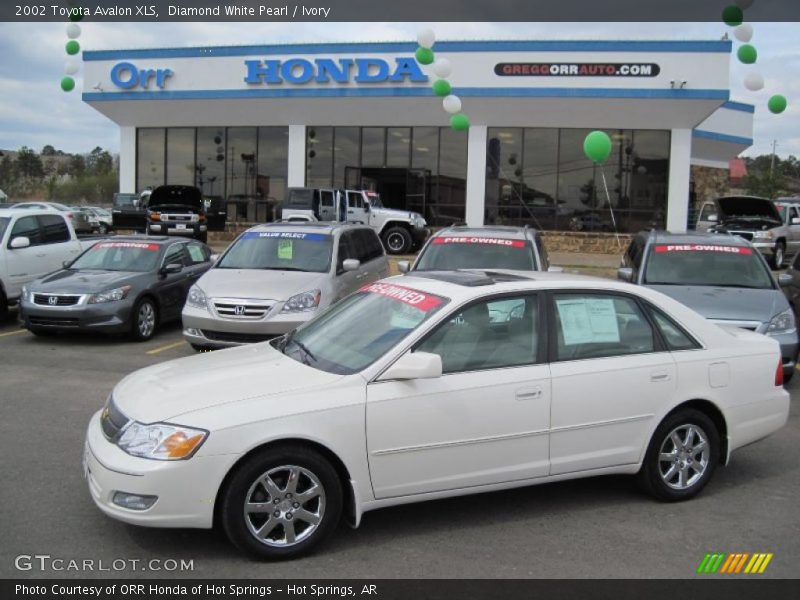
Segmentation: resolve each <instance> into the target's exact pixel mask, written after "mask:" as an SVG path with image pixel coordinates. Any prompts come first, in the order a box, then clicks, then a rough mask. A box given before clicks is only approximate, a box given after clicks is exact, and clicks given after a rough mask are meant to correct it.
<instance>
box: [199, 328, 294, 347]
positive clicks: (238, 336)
mask: <svg viewBox="0 0 800 600" xmlns="http://www.w3.org/2000/svg"><path fill="white" fill-rule="evenodd" d="M201 331H202V333H203V335H204V336H205V337H206V338H208V339H209V340H211V341H213V342H230V343H232V344H255V343H257V342H266V341H267V340H272V339H275V338H276V337H279V336H277V335H269V334H259V333H232V332H229V331H211V330H208V329H203V330H201Z"/></svg>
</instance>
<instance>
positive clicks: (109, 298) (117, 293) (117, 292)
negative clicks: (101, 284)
mask: <svg viewBox="0 0 800 600" xmlns="http://www.w3.org/2000/svg"><path fill="white" fill-rule="evenodd" d="M130 291H131V286H129V285H123V286H122V287H118V288H114V289H113V290H107V291H105V292H100V293H99V294H92V295H91V296H89V304H101V303H103V302H115V301H117V300H122V299H123V298H125V297H126V296H127V295H128V292H130Z"/></svg>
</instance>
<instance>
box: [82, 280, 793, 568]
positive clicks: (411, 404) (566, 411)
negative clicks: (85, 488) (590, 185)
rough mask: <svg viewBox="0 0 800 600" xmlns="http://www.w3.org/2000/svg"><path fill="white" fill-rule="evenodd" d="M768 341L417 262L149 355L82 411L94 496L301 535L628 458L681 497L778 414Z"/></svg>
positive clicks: (605, 295)
mask: <svg viewBox="0 0 800 600" xmlns="http://www.w3.org/2000/svg"><path fill="white" fill-rule="evenodd" d="M782 377H783V368H782V364H781V355H780V350H779V348H778V344H777V342H776V341H775V340H773V339H770V338H768V337H766V336H763V335H760V334H757V333H753V332H751V331H746V330H743V329H739V328H734V327H727V328H723V327H719V326H717V325H715V324H713V323H710V322H709V321H706V320H705V319H704V318H702V317H701V316H700V315H698V314H697V313H695V312H693V311H692V310H690V309H688V308H686V307H685V306H683V305H681V304H679V303H678V302H676V301H674V300H672V299H670V298H668V297H666V296H664V295H662V294H661V293H659V292H656V291H654V290H650V289H647V288H643V287H634V286H631V285H630V284H627V283H620V282H614V281H607V280H599V279H592V278H581V277H579V276H575V275H562V274H552V273H532V274H530V276H523V275H520V274H514V273H513V272H505V273H500V272H494V273H493V272H477V271H466V272H465V271H451V272H426V273H424V274H417V275H414V276H409V275H407V276H401V277H394V278H391V279H385V280H383V281H380V282H375V283H371V284H368V285H366V286H364V287H363V288H362V289H360V290H359V291H358V292H356V293H355V294H353V295H351V296H349V297H348V298H346V299H344V300H342V301H341V302H339V303H337V304H335V305H334V306H332V307H331V308H329V309H328V310H326V311H324V312H323V313H321V314H320V315H319V316H317V317H316V318H315V319H313V320H311V321H309V322H308V323H306V324H305V325H303V326H302V327H300V328H299V329H298V330H296V331H295V332H294V333H292V334H288V335H286V336H285V337H283V338H278V339H276V340H273V341H270V342H265V343H261V344H256V345H252V346H242V347H239V348H235V349H231V350H225V351H223V352H219V353H211V354H203V355H197V356H192V357H188V358H182V359H179V360H176V361H171V362H167V363H163V364H160V365H155V366H152V367H149V368H146V369H143V370H141V371H138V372H136V373H133V374H131V375H129V376H128V377H126V378H125V379H124V380H122V381H121V382H120V383H119V384H118V385H117V386H116V388H115V389H114V390H113V392H112V394H111V396H110V397H109V400H108V403H107V405H106V406H105V408H104V409H103V410H102V411H99V412H98V413H97V414H95V415H94V416H93V417H92V419H91V421H90V424H89V428H88V432H87V442H86V447H85V454H84V473H85V475H86V478H87V480H88V485H89V489H90V491H91V495H92V497H93V499H94V501H95V503H96V504H97V506H99V507H100V509H101V510H103V511H104V512H105V513H106V514H108V515H110V516H112V517H114V518H117V519H120V520H123V521H126V522H129V523H134V524H139V525H150V526H158V527H211V526H212V524H214V523H215V521H216V522H217V523H219V524H221V526H222V527H223V528H224V530H225V531H226V533H227V535H228V537H229V538H230V539H231V540H232V541H233V543H234V544H236V545H237V546H238V547H239V548H241V549H243V550H245V551H247V552H249V553H251V554H253V555H256V556H259V557H267V558H284V557H289V556H296V555H299V554H301V553H303V552H306V551H308V550H310V549H311V548H312V547H313V546H315V545H316V544H317V543H318V542H320V541H321V540H322V539H323V538H325V536H326V535H328V534H329V533H331V531H332V530H333V529H334V528H335V526H336V523H337V521H338V520H339V517H340V515H341V514H342V513H343V512H344V513H345V514H346V515H347V516H348V517H349V518H350V519H351V520H352V521H353V523H354V524H358V523H359V521H360V519H361V515H362V514H363V513H364V512H365V511H369V510H373V509H376V508H380V507H383V506H390V505H395V504H402V503H408V502H416V501H421V500H428V499H432V498H441V497H446V496H456V495H462V494H470V493H476V492H486V491H490V490H497V489H503V488H510V487H516V486H524V485H531V484H536V483H545V482H550V481H557V480H563V479H571V478H576V477H585V476H589V475H602V474H609V473H630V474H635V473H638V476H639V479H640V480H641V482H642V483H643V485H644V486H645V488H646V489H648V490H649V491H650V492H651V493H652V494H653V495H654V496H655V497H656V498H658V499H661V500H667V501H675V500H686V499H688V498H691V497H693V496H694V495H696V494H697V493H698V492H699V491H700V490H701V489H702V488H703V487H704V486H705V485H706V484H707V483H708V481H709V479H710V478H711V476H712V474H713V472H714V469H715V468H716V467H717V465H718V464H719V463H723V464H725V463H727V462H728V459H729V457H730V453H731V451H733V450H735V449H737V448H739V447H741V446H743V445H745V444H749V443H751V442H754V441H756V440H758V439H761V438H763V437H765V436H767V435H769V434H771V433H772V432H774V431H776V430H777V429H779V428H780V427H781V426H783V424H784V423H785V422H786V419H787V416H788V411H789V395H788V393H787V392H786V391H785V390H784V388H783V386H782V381H783V380H782Z"/></svg>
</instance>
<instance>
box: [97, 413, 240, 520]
mask: <svg viewBox="0 0 800 600" xmlns="http://www.w3.org/2000/svg"><path fill="white" fill-rule="evenodd" d="M101 412H102V411H98V412H97V413H95V414H94V415H93V416H92V418H91V421H90V422H89V427H88V429H87V431H86V443H85V445H84V454H83V475H84V478H85V479H86V483H87V485H88V487H89V492H90V494H91V496H92V500H94V503H95V504H96V505H97V507H98V508H99V509H100V510H101V511H103V512H104V513H105V514H107V515H108V516H110V517H113V518H114V519H118V520H120V521H124V522H126V523H132V524H134V525H145V526H148V527H196V528H210V527H211V526H212V525H213V521H214V503H215V500H216V496H217V491H218V490H219V486H220V483H221V482H222V480H223V478H224V476H225V473H227V471H228V470H229V469H230V467H231V466H232V465H233V463H234V462H235V460H236V458H237V456H236V455H228V454H225V455H215V456H193V457H192V458H190V459H188V460H176V461H161V460H149V459H145V458H138V457H135V456H131V455H129V454H127V453H125V452H123V451H122V450H121V449H120V448H119V447H118V446H116V445H115V444H113V443H111V442H109V441H108V440H107V439H106V437H105V436H104V435H103V431H102V429H101V427H100V414H101ZM117 492H123V493H126V494H136V495H141V496H157V500H156V501H155V503H154V504H153V505H152V506H151V507H150V508H148V509H146V510H133V509H130V508H123V507H121V506H118V505H117V504H115V503H114V501H113V500H114V495H115V494H116V493H117Z"/></svg>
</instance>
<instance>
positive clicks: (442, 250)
mask: <svg viewBox="0 0 800 600" xmlns="http://www.w3.org/2000/svg"><path fill="white" fill-rule="evenodd" d="M414 269H415V270H416V271H438V270H443V269H448V270H449V269H515V270H519V271H535V270H536V265H535V263H534V260H533V250H532V248H531V245H530V243H529V242H527V241H525V240H508V239H501V238H490V237H459V236H442V237H436V238H433V239H432V240H431V243H430V244H428V246H427V248H425V251H424V252H423V253H422V255H421V256H420V257H419V260H418V261H417V264H416V266H415V267H414Z"/></svg>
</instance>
